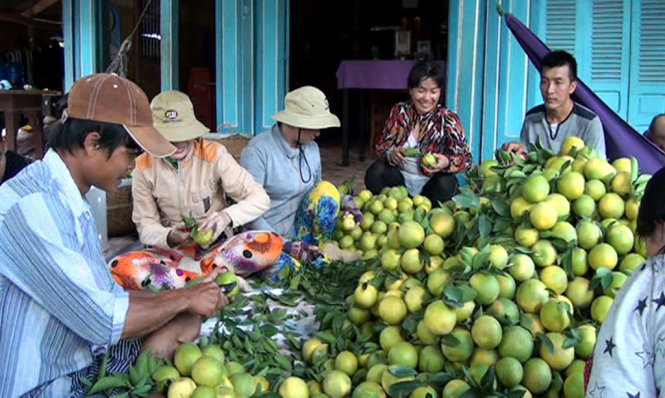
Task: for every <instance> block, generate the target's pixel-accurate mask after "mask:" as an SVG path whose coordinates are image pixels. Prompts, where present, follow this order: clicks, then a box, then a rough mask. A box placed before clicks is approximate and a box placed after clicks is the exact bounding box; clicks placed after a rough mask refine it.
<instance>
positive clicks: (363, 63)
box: [337, 60, 446, 90]
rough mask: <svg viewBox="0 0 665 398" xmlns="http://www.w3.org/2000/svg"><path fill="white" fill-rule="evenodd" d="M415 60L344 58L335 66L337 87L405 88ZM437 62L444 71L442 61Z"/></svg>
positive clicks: (444, 65)
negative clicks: (337, 66)
mask: <svg viewBox="0 0 665 398" xmlns="http://www.w3.org/2000/svg"><path fill="white" fill-rule="evenodd" d="M416 62H418V61H415V60H404V61H400V60H345V61H342V62H341V63H340V64H339V68H337V88H339V89H347V88H364V89H383V90H405V89H406V85H407V84H406V81H407V78H408V77H409V72H411V68H413V65H415V64H416ZM435 62H437V63H439V64H440V65H441V66H442V67H443V68H444V71H445V67H446V64H445V62H444V61H435Z"/></svg>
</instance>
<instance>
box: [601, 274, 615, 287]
mask: <svg viewBox="0 0 665 398" xmlns="http://www.w3.org/2000/svg"><path fill="white" fill-rule="evenodd" d="M613 279H614V276H613V275H612V273H607V274H605V275H603V276H601V277H600V285H601V286H602V287H603V290H607V289H609V287H610V285H612V280H613Z"/></svg>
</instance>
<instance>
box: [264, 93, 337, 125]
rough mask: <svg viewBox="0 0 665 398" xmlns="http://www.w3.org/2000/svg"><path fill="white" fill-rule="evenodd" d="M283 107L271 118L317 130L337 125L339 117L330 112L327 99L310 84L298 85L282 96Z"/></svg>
mask: <svg viewBox="0 0 665 398" xmlns="http://www.w3.org/2000/svg"><path fill="white" fill-rule="evenodd" d="M284 107H285V109H284V110H283V111H281V112H277V113H276V114H274V115H273V116H272V118H273V119H274V120H276V121H278V122H282V123H285V124H288V125H290V126H293V127H298V128H304V129H312V130H319V129H325V128H328V127H339V126H340V124H339V119H338V118H337V116H335V115H333V114H332V113H330V106H329V105H328V99H327V98H326V96H325V94H323V92H322V91H321V90H319V89H318V88H316V87H312V86H304V87H300V88H298V89H296V90H293V91H291V92H290V93H288V94H286V96H285V97H284Z"/></svg>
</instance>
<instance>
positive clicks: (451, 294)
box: [443, 283, 463, 308]
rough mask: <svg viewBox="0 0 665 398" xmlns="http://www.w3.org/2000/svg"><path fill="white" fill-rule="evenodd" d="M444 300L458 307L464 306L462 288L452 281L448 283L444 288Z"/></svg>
mask: <svg viewBox="0 0 665 398" xmlns="http://www.w3.org/2000/svg"><path fill="white" fill-rule="evenodd" d="M443 301H444V302H445V303H446V304H449V305H451V306H454V307H457V308H460V307H462V305H463V304H462V290H461V289H460V288H458V287H457V286H454V285H453V284H452V283H449V284H447V285H446V287H445V288H444V289H443Z"/></svg>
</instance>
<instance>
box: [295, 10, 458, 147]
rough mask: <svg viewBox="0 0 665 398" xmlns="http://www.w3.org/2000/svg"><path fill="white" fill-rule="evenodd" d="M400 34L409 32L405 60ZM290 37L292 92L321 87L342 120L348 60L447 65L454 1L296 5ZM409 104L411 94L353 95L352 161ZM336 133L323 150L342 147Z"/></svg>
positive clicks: (323, 137)
mask: <svg viewBox="0 0 665 398" xmlns="http://www.w3.org/2000/svg"><path fill="white" fill-rule="evenodd" d="M397 32H408V36H407V40H406V43H402V44H406V48H407V50H406V51H404V50H402V51H401V53H399V54H397V53H396V43H395V42H396V37H397V36H398V33H397ZM289 35H290V38H289V40H290V49H289V51H290V53H289V87H288V91H290V90H293V89H295V88H298V87H301V86H304V85H313V86H315V87H318V88H319V89H321V90H322V91H323V92H324V93H325V94H326V96H327V97H328V100H329V102H330V108H331V110H332V112H333V113H335V114H337V115H338V116H340V118H341V116H342V107H343V103H342V102H343V95H342V92H341V90H338V82H337V76H336V72H337V69H338V67H339V65H340V63H341V62H342V61H343V60H376V61H381V60H395V59H400V58H401V59H411V60H412V59H418V58H429V59H435V60H443V61H444V62H445V60H446V58H447V43H448V0H443V1H441V0H339V1H336V2H330V1H324V0H291V4H290V32H289ZM400 37H404V36H403V35H402V36H400ZM404 85H405V86H406V79H405V81H404ZM442 97H444V96H442ZM407 99H408V96H407V92H406V90H383V89H382V90H364V89H358V90H350V93H349V108H350V110H351V111H350V113H349V116H348V117H349V119H350V120H348V123H350V125H351V126H352V128H351V132H350V134H349V147H350V148H351V153H352V156H351V157H352V158H353V157H355V153H356V150H357V149H360V148H361V146H363V145H368V144H369V141H370V137H372V136H373V135H374V136H376V135H378V134H380V130H382V127H383V123H384V122H385V119H386V118H387V116H388V113H389V111H390V107H391V105H392V104H394V103H395V102H398V101H404V100H407ZM344 122H345V121H342V123H344ZM330 130H332V131H331V132H330V133H327V134H322V135H321V137H320V138H319V142H320V144H321V146H322V147H325V146H341V145H342V138H341V133H340V132H339V131H336V130H340V129H330ZM370 149H371V148H370ZM370 153H371V150H370Z"/></svg>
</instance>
